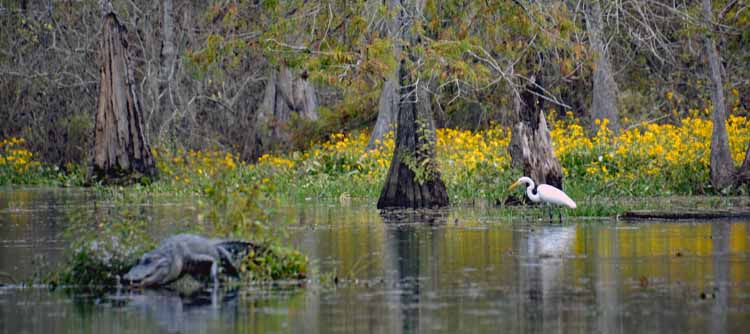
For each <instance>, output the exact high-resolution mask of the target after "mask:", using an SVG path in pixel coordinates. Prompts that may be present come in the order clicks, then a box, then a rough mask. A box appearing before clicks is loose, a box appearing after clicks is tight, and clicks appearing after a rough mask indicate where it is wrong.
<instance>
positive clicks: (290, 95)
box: [255, 67, 318, 154]
mask: <svg viewBox="0 0 750 334" xmlns="http://www.w3.org/2000/svg"><path fill="white" fill-rule="evenodd" d="M292 113H297V114H298V115H299V116H300V117H302V118H304V119H308V120H317V119H318V99H317V97H316V95H315V87H313V86H312V85H311V84H310V82H309V81H307V77H306V75H304V74H302V75H297V76H295V75H294V74H293V73H292V71H291V70H290V69H288V68H287V67H282V68H281V69H279V70H274V71H273V73H272V74H271V77H270V78H269V79H268V83H267V84H266V90H265V93H264V96H263V102H262V103H261V105H260V108H259V109H258V113H257V116H256V122H255V123H256V124H255V132H256V136H255V137H256V143H255V144H256V146H257V147H258V153H259V154H262V153H265V152H268V151H270V150H271V149H272V148H273V145H274V144H275V143H287V142H289V140H290V136H291V132H290V131H289V129H288V123H289V120H290V118H291V116H292Z"/></svg>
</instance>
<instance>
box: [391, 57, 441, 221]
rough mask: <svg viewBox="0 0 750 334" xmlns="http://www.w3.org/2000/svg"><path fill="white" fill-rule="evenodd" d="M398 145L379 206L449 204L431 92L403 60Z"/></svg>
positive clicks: (397, 132) (400, 73)
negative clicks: (438, 154) (415, 79)
mask: <svg viewBox="0 0 750 334" xmlns="http://www.w3.org/2000/svg"><path fill="white" fill-rule="evenodd" d="M399 81H400V102H399V110H398V117H397V118H398V123H397V124H398V125H397V128H396V147H395V149H394V152H393V158H392V159H391V166H390V168H389V169H388V175H387V176H386V178H385V185H384V186H383V190H382V191H381V193H380V199H378V206H377V207H378V209H387V208H413V209H416V208H436V207H444V206H447V205H448V192H447V191H446V188H445V183H443V180H442V179H441V178H440V173H439V172H438V170H437V164H436V163H435V142H436V137H435V128H434V123H433V119H432V105H431V100H430V95H429V92H428V91H427V89H426V87H424V85H423V84H419V83H417V84H413V83H412V82H411V81H413V80H411V78H410V75H409V74H408V72H407V70H406V64H405V62H404V61H402V62H401V65H400V69H399Z"/></svg>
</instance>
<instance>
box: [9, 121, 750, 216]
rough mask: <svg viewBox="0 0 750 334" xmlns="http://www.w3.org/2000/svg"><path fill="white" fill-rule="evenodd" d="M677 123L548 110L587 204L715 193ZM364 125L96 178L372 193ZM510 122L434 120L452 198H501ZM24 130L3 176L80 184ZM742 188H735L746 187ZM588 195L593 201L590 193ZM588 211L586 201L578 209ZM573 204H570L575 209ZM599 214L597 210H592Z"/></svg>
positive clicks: (298, 196)
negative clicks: (292, 143)
mask: <svg viewBox="0 0 750 334" xmlns="http://www.w3.org/2000/svg"><path fill="white" fill-rule="evenodd" d="M692 114H693V116H692V117H685V118H683V119H681V120H680V121H678V122H677V123H676V124H657V123H641V124H632V125H630V126H628V127H625V129H624V130H623V131H621V132H620V133H619V134H614V133H613V132H612V131H610V130H609V129H608V127H607V122H606V120H605V121H604V122H603V123H600V124H599V130H598V131H597V133H596V134H595V135H593V136H591V137H589V136H587V134H586V132H585V130H584V127H583V126H582V125H581V122H580V121H579V120H578V119H576V118H574V117H572V115H564V116H561V117H555V115H554V114H553V115H552V116H550V117H549V118H550V120H551V122H550V123H551V124H552V126H551V127H552V130H551V137H552V142H553V147H554V150H555V155H556V156H557V157H558V159H559V160H560V162H561V165H562V167H563V174H564V190H565V191H566V192H567V193H569V194H570V195H571V197H572V198H574V199H576V200H577V201H581V202H583V203H584V205H585V204H586V203H587V202H591V203H594V202H596V201H595V199H597V198H635V197H654V196H669V195H682V196H691V195H721V194H720V193H718V192H717V191H716V190H715V189H713V188H712V187H711V184H710V180H709V157H710V136H711V127H712V123H711V121H710V120H708V119H706V118H705V115H704V116H703V117H702V116H701V115H700V114H701V112H700V111H697V110H694V111H692ZM727 130H728V137H729V139H730V143H729V144H730V150H731V152H732V157H733V160H734V163H735V164H736V165H739V164H740V163H741V162H742V159H743V157H744V153H745V152H744V150H745V148H746V147H747V145H748V141H749V140H750V131H749V130H750V119H748V118H747V117H744V116H734V115H733V116H730V118H729V120H728V121H727ZM368 138H369V136H368V133H366V132H364V131H354V132H351V133H334V134H331V135H330V136H329V139H328V140H327V141H324V142H313V143H310V144H309V146H308V148H307V149H306V150H303V151H293V152H289V153H278V154H265V155H263V156H261V157H260V158H259V159H258V161H257V162H255V163H247V162H245V161H241V160H240V159H239V155H238V154H237V153H235V152H231V151H227V150H220V149H217V150H200V151H195V150H185V149H182V148H176V149H168V148H165V147H164V146H159V145H156V146H155V147H154V148H153V149H152V153H153V154H154V157H155V159H156V164H157V168H158V171H159V174H158V176H157V177H156V178H155V179H153V180H147V181H146V182H145V183H143V184H139V185H133V186H125V187H103V186H99V185H94V188H95V189H98V190H99V191H101V192H104V193H116V192H136V193H144V194H152V195H159V194H171V195H174V196H188V197H191V196H198V197H200V196H205V195H206V194H208V193H209V192H210V191H211V186H212V185H214V184H215V183H216V182H217V180H220V181H221V182H223V183H226V184H227V185H233V186H237V187H240V186H241V187H248V188H252V189H254V191H257V192H258V193H259V194H262V195H263V197H265V198H270V199H278V200H282V201H283V200H286V201H300V200H305V199H307V200H324V199H329V200H330V199H345V198H361V199H372V200H373V201H374V200H376V199H377V196H378V195H379V193H380V190H381V187H382V184H383V180H384V177H385V174H386V172H387V168H388V166H389V163H390V158H391V155H392V152H393V145H394V143H393V133H390V134H388V135H386V137H385V139H384V141H383V142H382V143H378V146H377V147H376V148H375V149H373V150H370V151H366V145H367V140H368ZM509 141H510V130H509V129H507V128H503V127H500V126H493V127H490V128H489V129H486V130H479V131H469V130H458V129H439V130H438V131H437V155H436V160H437V164H438V166H439V171H440V173H441V174H442V177H443V178H444V180H445V182H446V185H447V188H448V193H449V195H450V200H451V203H453V204H454V205H465V204H471V203H476V202H477V201H487V202H488V203H492V204H500V205H501V203H503V202H504V201H505V200H506V199H507V198H508V196H511V195H518V197H519V198H520V195H521V192H520V191H519V192H516V193H509V192H508V191H507V186H508V185H509V184H510V183H512V181H513V180H515V179H516V178H517V177H518V176H521V175H520V173H521V172H520V170H518V169H516V168H513V167H512V166H511V162H510V156H509V154H508V152H507V146H508V143H509ZM25 144H26V142H25V140H24V139H22V138H6V139H3V140H0V185H49V186H61V187H69V186H83V185H84V184H85V179H86V170H87V167H86V166H85V162H82V163H81V164H78V165H76V164H68V165H67V166H65V167H64V168H60V167H57V166H49V165H45V164H44V163H42V162H40V161H39V160H38V159H37V155H36V154H35V153H33V152H31V151H29V150H28V149H26V148H25V147H26V145H25ZM745 192H746V189H734V193H735V194H744V193H745ZM589 200H591V201H589ZM582 209H583V210H580V211H586V208H582ZM571 213H573V212H571ZM588 213H593V214H594V215H596V213H595V212H588Z"/></svg>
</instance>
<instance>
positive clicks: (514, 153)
mask: <svg viewBox="0 0 750 334" xmlns="http://www.w3.org/2000/svg"><path fill="white" fill-rule="evenodd" d="M538 84H539V85H541V83H538ZM535 93H536V94H535ZM542 94H544V92H543V91H542V90H541V89H539V88H538V87H536V86H534V85H529V86H528V87H526V89H525V90H524V92H523V93H521V96H520V99H521V101H520V102H521V103H520V105H519V106H518V108H519V110H518V111H517V113H518V123H516V125H515V126H514V127H513V134H512V135H511V139H510V145H509V146H508V151H509V153H510V156H511V163H512V165H513V167H516V168H522V169H523V173H524V175H526V176H529V177H531V178H532V179H533V180H534V181H535V182H536V184H542V183H546V184H549V185H552V186H555V187H557V188H560V189H562V177H563V175H562V167H560V161H558V160H557V157H555V152H554V150H553V149H552V139H551V138H550V134H549V128H548V127H547V120H546V119H545V117H544V111H543V110H544V99H542V98H540V97H539V96H541V95H542Z"/></svg>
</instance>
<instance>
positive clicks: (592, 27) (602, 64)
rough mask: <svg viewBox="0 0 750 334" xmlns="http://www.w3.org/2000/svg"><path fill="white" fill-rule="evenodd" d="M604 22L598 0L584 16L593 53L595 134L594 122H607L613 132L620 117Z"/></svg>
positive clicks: (593, 116) (594, 1) (592, 101)
mask: <svg viewBox="0 0 750 334" xmlns="http://www.w3.org/2000/svg"><path fill="white" fill-rule="evenodd" d="M603 27H604V22H603V20H602V8H601V5H600V3H599V0H592V1H591V2H590V3H589V10H588V13H587V15H586V29H587V30H588V35H589V39H590V41H591V47H592V48H593V49H594V52H595V57H596V59H595V61H594V78H593V79H594V80H593V81H594V82H593V84H594V87H593V96H592V100H591V113H590V114H591V130H592V132H594V133H596V131H597V130H598V129H599V126H598V125H596V122H595V120H597V119H599V120H604V119H608V120H609V126H608V128H609V129H611V130H613V131H615V132H616V131H619V129H620V117H619V115H618V113H617V91H618V88H617V83H616V82H615V79H614V75H613V71H612V64H611V63H610V61H609V51H608V50H607V44H606V42H605V39H604V33H603V31H602V30H603Z"/></svg>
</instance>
